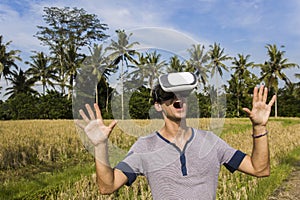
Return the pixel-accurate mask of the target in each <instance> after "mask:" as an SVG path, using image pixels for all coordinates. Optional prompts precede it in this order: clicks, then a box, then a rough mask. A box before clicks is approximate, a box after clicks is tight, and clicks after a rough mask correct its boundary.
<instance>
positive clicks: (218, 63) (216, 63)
mask: <svg viewBox="0 0 300 200" xmlns="http://www.w3.org/2000/svg"><path fill="white" fill-rule="evenodd" d="M209 47H210V50H209V51H208V55H209V58H210V63H209V64H208V67H209V69H210V73H211V74H210V75H211V78H212V77H215V78H216V88H215V89H216V94H218V95H217V96H216V99H215V101H216V102H217V103H216V104H219V103H220V102H219V101H220V99H219V89H220V87H219V86H218V85H219V83H218V82H219V80H218V75H220V76H221V77H223V70H225V71H228V68H227V66H226V65H225V64H224V63H223V62H224V61H226V60H231V57H229V56H228V55H224V48H223V49H221V47H220V44H216V43H214V45H209ZM211 88H212V87H211ZM213 88H214V87H213ZM217 114H218V115H217V117H218V118H219V116H220V115H219V114H220V113H219V112H218V113H217Z"/></svg>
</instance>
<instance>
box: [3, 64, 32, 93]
mask: <svg viewBox="0 0 300 200" xmlns="http://www.w3.org/2000/svg"><path fill="white" fill-rule="evenodd" d="M11 74H12V76H11V77H8V78H7V79H8V80H9V81H10V84H11V85H12V86H11V87H8V88H6V89H5V90H6V91H7V92H6V93H5V94H4V96H7V95H10V96H9V97H8V98H13V97H15V96H16V95H17V94H19V93H24V94H38V92H37V91H35V90H34V89H33V88H32V87H33V86H34V80H33V79H28V78H27V76H26V75H25V73H24V72H23V70H21V69H20V70H19V71H16V70H14V71H12V73H11Z"/></svg>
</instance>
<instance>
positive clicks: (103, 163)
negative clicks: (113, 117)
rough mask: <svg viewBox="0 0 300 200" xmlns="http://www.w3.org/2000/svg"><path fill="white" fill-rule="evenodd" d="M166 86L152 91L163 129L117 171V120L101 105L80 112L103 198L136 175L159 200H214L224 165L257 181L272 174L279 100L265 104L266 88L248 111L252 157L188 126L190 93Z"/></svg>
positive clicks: (147, 138) (137, 146) (139, 145)
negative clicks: (271, 138)
mask: <svg viewBox="0 0 300 200" xmlns="http://www.w3.org/2000/svg"><path fill="white" fill-rule="evenodd" d="M161 84H164V83H163V82H161ZM161 84H160V85H157V86H156V87H155V88H154V89H153V101H154V107H155V109H156V111H158V112H161V113H162V116H163V119H164V126H163V127H162V128H161V129H160V130H158V131H156V132H154V133H152V134H150V135H148V136H145V137H141V138H139V139H138V140H137V141H136V143H135V144H134V145H133V146H132V147H131V149H130V151H129V153H128V155H127V156H126V158H124V160H123V161H122V162H120V163H119V164H118V165H117V166H116V167H115V168H111V167H110V165H109V161H108V149H107V148H108V145H107V141H108V138H109V135H110V133H111V131H112V130H113V128H114V127H115V125H116V123H117V122H116V121H112V122H111V123H110V124H109V125H108V126H105V125H104V123H103V120H102V116H101V111H100V109H99V107H98V105H96V104H95V105H94V109H95V113H96V115H95V114H94V112H93V110H92V108H91V107H90V106H89V105H86V109H87V112H88V114H89V117H88V116H87V115H86V114H85V112H84V111H83V110H80V111H79V112H80V115H81V116H82V118H83V119H84V121H85V122H86V123H87V125H86V126H82V125H80V126H81V128H83V129H84V131H85V133H86V134H87V136H88V137H89V138H90V140H91V142H92V143H93V144H94V145H95V158H96V159H95V162H96V174H97V183H98V186H99V189H100V193H101V194H111V193H113V192H114V191H116V190H118V189H119V188H120V187H121V186H123V185H125V184H126V185H131V184H132V183H133V182H134V180H135V179H136V177H137V175H144V176H146V178H147V180H148V183H149V185H150V188H151V193H152V196H153V198H154V199H215V198H216V189H217V182H218V174H219V170H220V166H221V165H224V166H225V167H226V168H227V169H228V170H229V171H231V172H234V171H235V170H238V171H241V172H244V173H246V174H249V175H252V176H256V177H264V176H269V174H270V164H269V148H268V138H267V134H268V131H267V129H266V125H267V122H268V118H269V115H270V111H271V107H272V105H273V103H274V102H275V99H276V97H275V96H273V97H272V99H271V101H270V102H269V104H266V101H267V94H268V90H267V88H265V87H264V86H260V87H259V88H254V91H253V107H252V110H251V111H250V110H249V109H248V108H243V110H244V111H245V112H246V113H248V115H249V118H250V120H251V122H252V125H253V135H252V137H253V151H252V155H251V156H250V155H246V154H244V153H243V152H241V151H239V150H236V149H234V148H232V147H230V146H229V145H228V144H227V143H225V142H224V141H223V140H222V139H220V138H219V137H218V136H216V135H215V134H213V133H211V132H208V131H203V130H197V129H194V128H191V127H188V126H187V124H186V114H187V99H186V98H187V97H186V96H187V94H188V93H189V92H190V91H189V90H187V91H184V88H183V89H182V88H181V91H179V90H176V88H178V87H174V88H175V90H174V91H176V92H170V91H166V90H168V88H167V87H164V89H163V86H162V85H161ZM246 137H248V136H246Z"/></svg>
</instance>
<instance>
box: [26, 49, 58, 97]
mask: <svg viewBox="0 0 300 200" xmlns="http://www.w3.org/2000/svg"><path fill="white" fill-rule="evenodd" d="M35 53H36V55H34V56H31V60H32V62H25V63H26V64H28V65H29V66H30V67H29V69H28V70H26V72H25V75H29V76H32V79H33V81H34V82H37V81H40V82H41V85H42V87H43V94H45V92H46V89H48V85H49V86H52V87H53V88H54V83H53V81H57V76H56V71H55V70H54V69H53V67H52V66H51V64H50V59H49V57H48V56H46V55H45V54H44V53H43V52H35Z"/></svg>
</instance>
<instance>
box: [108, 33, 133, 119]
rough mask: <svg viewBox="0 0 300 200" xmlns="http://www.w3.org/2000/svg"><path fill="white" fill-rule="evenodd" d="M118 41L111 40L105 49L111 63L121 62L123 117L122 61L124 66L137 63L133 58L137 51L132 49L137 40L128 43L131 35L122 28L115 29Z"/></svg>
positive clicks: (122, 87)
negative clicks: (108, 52)
mask: <svg viewBox="0 0 300 200" xmlns="http://www.w3.org/2000/svg"><path fill="white" fill-rule="evenodd" d="M116 33H117V35H118V41H117V42H116V41H114V40H111V44H110V46H108V47H107V48H106V49H105V50H106V51H112V53H111V54H109V56H108V57H109V59H110V60H112V65H118V64H119V63H120V62H121V73H120V79H121V116H122V119H124V94H123V93H124V91H123V90H124V86H123V81H124V80H123V79H124V62H125V63H126V66H127V67H128V66H129V63H128V61H129V62H131V63H135V64H138V63H137V62H136V61H135V59H134V57H133V56H134V55H136V54H137V52H136V51H135V50H134V49H133V47H134V46H135V45H138V44H139V43H138V42H133V43H129V39H130V37H131V36H132V33H131V34H129V35H127V34H126V33H125V31H124V30H117V31H116Z"/></svg>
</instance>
